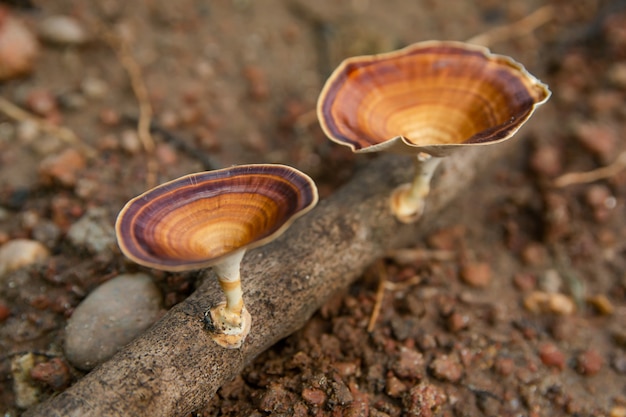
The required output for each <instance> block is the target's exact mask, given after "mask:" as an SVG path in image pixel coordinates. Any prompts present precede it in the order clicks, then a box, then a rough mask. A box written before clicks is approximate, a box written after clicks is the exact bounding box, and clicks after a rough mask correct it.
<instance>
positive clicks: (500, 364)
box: [493, 356, 515, 376]
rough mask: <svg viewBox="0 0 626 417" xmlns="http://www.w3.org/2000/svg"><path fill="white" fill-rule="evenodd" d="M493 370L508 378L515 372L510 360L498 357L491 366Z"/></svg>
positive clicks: (512, 362) (513, 363) (512, 361)
mask: <svg viewBox="0 0 626 417" xmlns="http://www.w3.org/2000/svg"><path fill="white" fill-rule="evenodd" d="M493 369H494V371H496V372H497V373H498V374H500V375H502V376H509V375H511V374H512V373H513V371H514V370H515V361H514V360H513V359H512V358H507V357H504V356H499V357H497V358H496V360H495V362H494V364H493Z"/></svg>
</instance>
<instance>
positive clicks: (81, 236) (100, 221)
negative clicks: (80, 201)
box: [67, 207, 116, 253]
mask: <svg viewBox="0 0 626 417" xmlns="http://www.w3.org/2000/svg"><path fill="white" fill-rule="evenodd" d="M67 237H68V238H69V239H70V241H71V242H72V243H73V244H74V245H75V246H78V247H80V248H87V249H88V250H89V251H91V252H93V253H104V252H106V251H110V250H112V249H113V248H114V247H115V242H116V241H115V230H114V229H113V226H112V225H111V220H110V218H109V216H108V212H107V211H106V209H104V208H102V207H92V208H90V209H88V210H87V212H86V213H85V214H84V215H83V216H82V217H81V218H80V219H79V220H78V221H77V222H76V223H74V224H72V226H70V229H69V230H68V232H67Z"/></svg>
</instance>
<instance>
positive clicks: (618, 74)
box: [607, 62, 626, 88]
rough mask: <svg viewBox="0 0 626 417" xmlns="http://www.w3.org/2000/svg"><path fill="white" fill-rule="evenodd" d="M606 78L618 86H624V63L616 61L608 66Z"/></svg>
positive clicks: (625, 84)
mask: <svg viewBox="0 0 626 417" xmlns="http://www.w3.org/2000/svg"><path fill="white" fill-rule="evenodd" d="M607 76H608V79H609V80H610V81H611V82H612V83H613V84H615V85H616V86H618V87H621V88H626V63H624V62H616V63H614V64H613V65H611V66H610V67H609V70H608V72H607Z"/></svg>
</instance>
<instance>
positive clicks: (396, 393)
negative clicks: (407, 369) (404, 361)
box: [385, 372, 408, 398]
mask: <svg viewBox="0 0 626 417" xmlns="http://www.w3.org/2000/svg"><path fill="white" fill-rule="evenodd" d="M407 389H408V387H407V386H406V384H405V383H404V382H402V381H400V380H399V379H398V378H397V377H396V376H395V375H394V374H393V373H391V372H390V373H389V374H388V375H387V379H386V381H385V392H386V393H387V395H389V396H390V397H392V398H399V397H401V396H402V394H404V393H405V392H406V390H407Z"/></svg>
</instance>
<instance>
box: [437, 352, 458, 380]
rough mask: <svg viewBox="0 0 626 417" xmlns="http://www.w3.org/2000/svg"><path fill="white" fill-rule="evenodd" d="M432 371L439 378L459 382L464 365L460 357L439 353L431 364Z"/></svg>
mask: <svg viewBox="0 0 626 417" xmlns="http://www.w3.org/2000/svg"><path fill="white" fill-rule="evenodd" d="M430 371H431V372H432V373H433V376H434V377H435V378H437V379H441V380H443V381H448V382H458V381H459V380H460V379H461V377H462V376H463V367H462V366H461V364H460V363H459V361H458V359H457V358H455V357H451V356H449V355H439V356H438V357H436V358H435V359H434V360H433V361H432V362H431V364H430Z"/></svg>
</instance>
